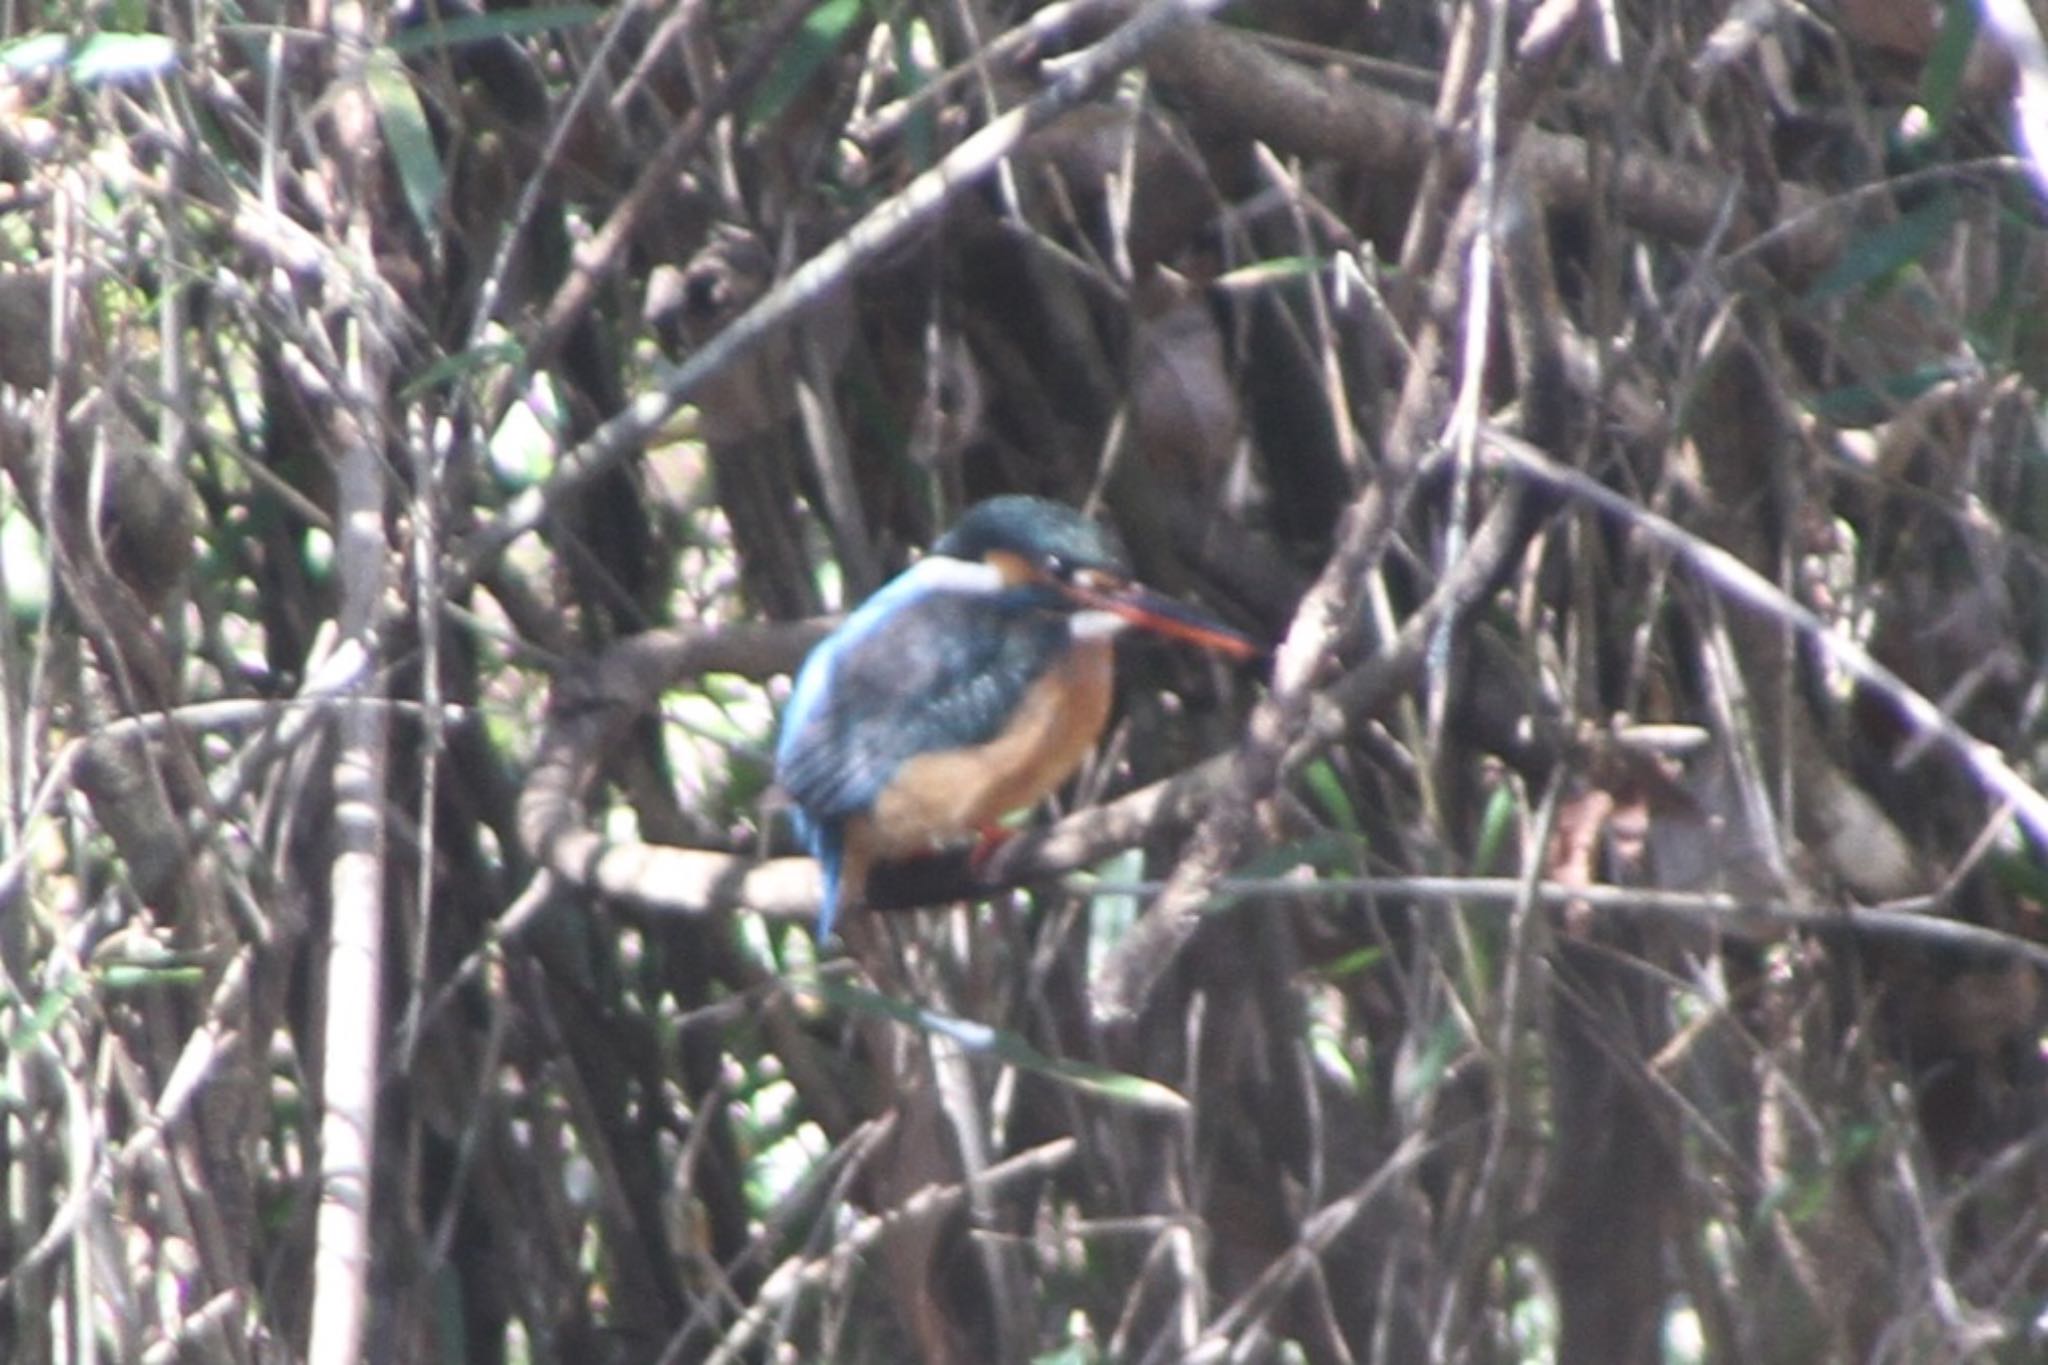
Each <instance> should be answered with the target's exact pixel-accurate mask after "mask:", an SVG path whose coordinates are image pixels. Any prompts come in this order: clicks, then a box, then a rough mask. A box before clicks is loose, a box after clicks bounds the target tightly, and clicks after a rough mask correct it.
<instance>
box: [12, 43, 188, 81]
mask: <svg viewBox="0 0 2048 1365" xmlns="http://www.w3.org/2000/svg"><path fill="white" fill-rule="evenodd" d="M177 64H178V44H177V43H176V42H175V41H173V40H172V39H170V38H167V37H165V36H164V35H163V34H161V33H95V34H93V35H92V36H91V37H90V38H87V39H86V40H85V41H84V42H81V43H73V42H72V41H71V37H70V35H69V34H64V33H32V34H30V35H28V36H27V37H25V38H18V39H16V40H14V41H13V42H9V43H0V68H4V69H5V70H8V71H12V72H15V73H17V74H20V75H24V76H26V75H31V74H33V73H36V72H40V71H48V70H51V69H53V68H55V67H59V66H62V67H66V68H68V69H69V70H70V73H71V79H72V80H74V81H76V82H78V83H79V84H80V85H96V84H98V83H100V82H101V81H123V80H133V79H137V78H141V77H148V76H161V75H163V74H164V73H165V72H166V71H169V70H170V69H171V68H173V67H175V66H176V65H177Z"/></svg>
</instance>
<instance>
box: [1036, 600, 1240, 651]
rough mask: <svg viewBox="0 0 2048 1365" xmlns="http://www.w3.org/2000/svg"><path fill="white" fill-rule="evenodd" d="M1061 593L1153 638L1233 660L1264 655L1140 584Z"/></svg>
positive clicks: (1194, 610)
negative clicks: (1162, 637) (1156, 637)
mask: <svg viewBox="0 0 2048 1365" xmlns="http://www.w3.org/2000/svg"><path fill="white" fill-rule="evenodd" d="M1064 590H1065V592H1066V594H1067V595H1068V596H1069V597H1071V598H1072V599H1073V600H1074V601H1075V602H1076V603H1077V604H1079V605H1080V606H1083V607H1087V608H1089V609H1090V610H1092V611H1106V612H1109V613H1110V614H1111V615H1113V616H1121V617H1122V618H1123V619H1124V620H1126V621H1129V622H1130V623H1131V624H1132V625H1134V626H1137V627H1138V628H1139V629H1141V630H1149V631H1151V632H1152V633H1153V634H1154V635H1164V636H1166V637H1167V638H1168V639H1171V640H1185V641H1186V642H1187V643H1189V644H1191V645H1199V646H1200V647H1202V648H1203V649H1212V650H1214V651H1216V652H1217V653H1218V654H1227V655H1229V656H1230V657H1231V658H1233V659H1256V658H1258V657H1259V656H1260V655H1261V654H1264V653H1265V652H1266V651H1265V650H1264V649H1262V648H1261V647H1260V646H1259V645H1257V644H1255V643H1253V642H1252V640H1251V639H1250V638H1249V637H1247V636H1244V635H1240V634H1238V633H1237V632H1236V631H1234V630H1232V629H1231V628H1230V627H1229V626H1226V625H1224V624H1223V623H1222V622H1221V621H1219V620H1217V619H1216V618H1215V617H1213V616H1211V615H1209V613H1207V612H1205V611H1202V610H1200V609H1199V608H1196V607H1191V606H1189V605H1187V604H1186V603H1185V602H1180V601H1177V600H1175V599H1174V598H1171V597H1168V596H1166V595H1165V594H1163V593H1157V592H1154V591H1152V590H1151V589H1150V588H1147V587H1145V586H1144V585H1143V584H1140V583H1101V584H1093V583H1091V584H1068V585H1066V586H1065V589H1064Z"/></svg>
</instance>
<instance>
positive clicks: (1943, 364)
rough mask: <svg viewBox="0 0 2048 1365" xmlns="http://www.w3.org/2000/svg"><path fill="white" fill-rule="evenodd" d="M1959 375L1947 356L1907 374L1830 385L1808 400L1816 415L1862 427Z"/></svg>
mask: <svg viewBox="0 0 2048 1365" xmlns="http://www.w3.org/2000/svg"><path fill="white" fill-rule="evenodd" d="M1956 377H1957V372H1956V367H1955V365H1954V364H1953V363H1951V362H1949V361H1946V360H1937V361H1935V362H1933V363H1932V364H1928V365H1922V366H1920V367H1919V368H1918V369H1914V370H1908V371H1906V372H1905V373H1904V374H1894V375H1887V376H1885V377H1884V378H1881V379H1876V380H1873V381H1871V382H1870V383H1868V384H1845V385H1843V386H1842V387H1841V388H1839V389H1829V390H1828V391H1827V392H1826V393H1823V394H1817V395H1815V396H1814V398H1813V399H1812V401H1811V402H1809V403H1808V404H1807V406H1808V407H1809V408H1811V409H1812V411H1813V414H1814V416H1816V417H1819V418H1822V419H1824V420H1825V421H1828V422H1832V423H1834V424H1835V425H1836V426H1842V427H1861V426H1868V425H1870V424H1871V423H1872V422H1880V421H1883V420H1884V419H1885V418H1886V417H1888V416H1890V415H1892V414H1893V413H1895V412H1896V411H1897V410H1898V409H1899V407H1900V405H1902V404H1905V403H1910V402H1912V401H1913V400H1914V399H1915V398H1918V397H1919V396H1920V395H1921V394H1923V393H1926V392H1927V391H1928V390H1929V389H1931V388H1933V387H1935V386H1936V385H1937V384H1945V383H1947V382H1948V381H1949V380H1951V379H1954V378H1956Z"/></svg>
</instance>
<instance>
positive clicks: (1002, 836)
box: [967, 825, 1017, 877]
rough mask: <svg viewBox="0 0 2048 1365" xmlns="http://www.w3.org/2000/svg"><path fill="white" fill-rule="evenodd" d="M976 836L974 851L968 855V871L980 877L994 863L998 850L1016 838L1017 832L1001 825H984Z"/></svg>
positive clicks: (976, 832)
mask: <svg viewBox="0 0 2048 1365" xmlns="http://www.w3.org/2000/svg"><path fill="white" fill-rule="evenodd" d="M975 835H976V837H975V840H974V851H973V852H972V853H969V854H968V855H967V870H968V871H969V872H971V873H973V874H974V875H975V876H977V877H979V876H980V875H981V874H982V873H983V872H985V871H987V870H988V865H989V863H990V862H992V861H994V859H995V856H996V850H997V849H999V848H1001V847H1002V846H1003V845H1004V844H1007V843H1009V842H1010V840H1012V839H1014V838H1016V837H1017V831H1016V830H1014V829H1005V828H1003V826H1001V825H983V826H982V827H981V828H980V829H979V830H977V831H975Z"/></svg>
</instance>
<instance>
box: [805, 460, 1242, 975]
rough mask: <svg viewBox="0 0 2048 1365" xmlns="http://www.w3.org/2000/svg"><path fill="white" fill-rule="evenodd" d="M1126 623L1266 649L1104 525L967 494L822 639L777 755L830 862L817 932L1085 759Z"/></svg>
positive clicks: (1101, 718)
mask: <svg viewBox="0 0 2048 1365" xmlns="http://www.w3.org/2000/svg"><path fill="white" fill-rule="evenodd" d="M1127 626H1138V627H1140V628H1142V629H1146V630H1150V631H1153V632H1155V633H1157V634H1160V635H1164V636H1169V637H1173V638H1177V639H1181V640H1186V641H1189V642H1191V643H1194V644H1197V645H1201V646H1203V647H1205V648H1208V649H1212V650H1216V651H1219V652H1221V653H1225V654H1229V655H1234V656H1236V657H1239V658H1250V657H1252V656H1255V655H1257V654H1258V653H1260V652H1261V651H1260V650H1259V648H1258V646H1256V645H1254V644H1253V643H1252V642H1251V641H1250V640H1248V639H1246V638H1245V637H1244V636H1242V635H1240V634H1238V633H1237V632H1236V631H1233V630H1231V629H1230V628H1229V627H1228V626H1225V625H1223V624H1222V623H1221V622H1219V621H1216V620H1213V619H1212V618H1210V617H1209V616H1207V615H1206V614H1204V613H1202V612H1200V611H1197V610H1195V609H1194V608H1192V607H1188V606H1185V605H1183V604H1181V603H1179V602H1176V601H1174V600H1173V599H1172V598H1169V597H1164V596H1161V595H1160V594H1158V593H1155V592H1153V591H1151V590H1150V589H1147V588H1145V587H1142V586H1140V585H1139V584H1138V583H1136V582H1134V581H1133V580H1132V577H1131V572H1130V569H1129V567H1128V563H1127V561H1126V559H1125V556H1124V553H1123V550H1122V549H1121V548H1120V546H1119V545H1118V543H1117V541H1116V540H1115V538H1114V537H1113V536H1112V535H1111V534H1110V533H1109V532H1108V531H1106V530H1104V529H1103V528H1102V527H1101V526H1098V525H1097V524H1096V523H1094V522H1092V521H1089V520H1088V519H1087V518H1085V517H1083V516H1081V515H1080V514H1079V513H1078V512H1075V511H1074V510H1073V509H1071V508H1068V507H1064V506H1062V505H1061V504H1059V503H1056V502H1048V501H1046V500H1045V499H1043V498H1033V497H1024V496H1019V495H1011V496H1007V497H999V498H992V499H990V500H989V501H987V502H983V503H980V504H978V505H977V506H975V507H974V508H973V509H972V510H970V511H969V512H968V513H967V515H966V516H964V517H962V518H961V520H960V521H959V522H958V524H956V525H955V526H954V527H953V529H952V530H950V531H948V532H947V533H946V534H945V535H944V536H941V537H940V538H939V541H938V543H937V544H935V545H934V546H933V547H932V550H931V553H930V554H928V555H926V556H925V557H924V558H923V559H921V560H919V561H918V562H917V563H916V564H915V565H913V566H912V567H910V568H909V569H906V570H905V571H904V572H903V573H901V574H899V575H897V577H896V578H894V579H892V580H891V581H890V582H889V583H888V584H886V585H885V586H884V587H883V588H882V589H881V591H879V592H877V593H876V594H875V595H874V596H873V597H871V598H869V599H868V600H867V602H866V603H864V604H863V605H862V606H861V607H860V609H859V610H858V611H855V612H854V613H853V614H852V615H851V616H850V617H848V618H847V620H846V622H845V624H843V625H841V626H840V627H839V628H838V629H837V630H835V631H834V632H833V633H832V634H830V635H828V636H827V637H826V638H825V639H824V640H823V641H822V642H820V643H819V645H818V647H817V648H816V649H814V650H813V651H812V652H811V654H810V657H809V658H807V659H805V661H804V664H803V667H802V669H801V670H799V672H798V673H797V679H796V686H795V688H794V689H793V690H792V691H791V693H790V697H789V705H788V707H787V709H786V710H785V711H784V713H783V719H782V736H781V739H780V740H779V741H778V743H777V745H776V749H775V769H776V778H777V780H778V781H779V783H780V784H781V786H782V789H783V790H784V791H785V792H787V793H788V794H789V796H790V799H791V800H792V801H794V802H795V804H796V814H797V827H798V830H799V832H800V833H801V834H802V835H803V837H804V839H805V842H806V843H807V844H808V845H809V847H810V850H811V852H812V853H813V854H814V855H815V856H816V858H817V860H818V863H819V866H820V867H821V869H822V870H823V872H824V881H825V898H824V902H823V904H822V905H821V906H820V907H819V911H818V939H819V941H820V942H823V941H824V940H825V939H826V938H828V937H829V936H830V935H831V933H832V927H833V925H834V924H835V923H837V922H838V920H839V917H840V913H841V912H842V910H850V909H852V908H854V907H856V906H858V905H859V904H860V903H861V901H862V899H863V897H864V896H865V894H866V889H867V877H868V871H869V869H870V868H871V867H872V866H873V865H874V864H875V863H876V862H878V861H882V860H887V859H895V858H903V857H908V856H911V855H913V854H918V853H923V852H926V851H929V850H930V849H932V848H933V847H934V846H936V845H938V844H940V843H943V842H946V841H948V840H953V839H958V838H961V837H963V836H966V835H970V834H979V835H982V836H984V837H989V836H992V835H993V834H994V833H995V831H996V828H997V822H998V821H999V820H1001V819H1002V817H1003V816H1005V815H1007V814H1009V813H1010V812H1012V811H1015V810H1021V809H1023V808H1025V807H1027V806H1030V805H1033V804H1034V803H1036V802H1037V801H1038V800H1039V799H1040V798H1041V797H1043V796H1045V795H1046V794H1047V793H1049V792H1051V791H1052V790H1053V789H1054V788H1055V787H1057V786H1059V785H1060V783H1062V782H1064V781H1065V780H1066V779H1067V777H1068V775H1069V774H1071V773H1072V772H1073V771H1074V769H1076V768H1078V767H1079V766H1080V765H1081V760H1082V759H1083V758H1085V757H1087V755H1088V753H1089V752H1090V751H1091V750H1092V749H1093V748H1094V747H1095V741H1096V739H1097V738H1098V737H1099V736H1100V735H1101V733H1102V727H1103V725H1104V723H1105V722H1106V721H1107V720H1108V719H1109V705H1110V694H1111V691H1112V689H1113V686H1114V674H1115V659H1114V650H1113V646H1112V639H1113V637H1114V636H1115V635H1116V634H1117V633H1118V632H1119V631H1121V630H1123V629H1124V628H1126V627H1127Z"/></svg>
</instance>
